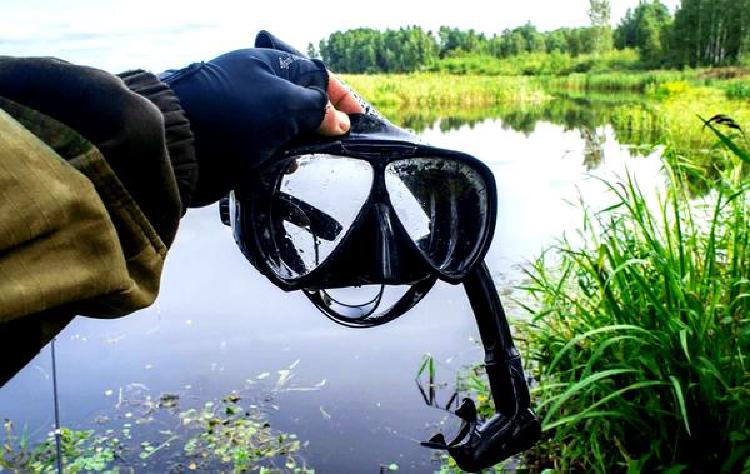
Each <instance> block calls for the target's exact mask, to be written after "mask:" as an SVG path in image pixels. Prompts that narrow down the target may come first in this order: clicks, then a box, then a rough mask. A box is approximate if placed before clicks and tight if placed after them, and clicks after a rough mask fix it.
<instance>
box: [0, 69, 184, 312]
mask: <svg viewBox="0 0 750 474" xmlns="http://www.w3.org/2000/svg"><path fill="white" fill-rule="evenodd" d="M129 79H130V78H125V81H127V82H130V87H132V88H133V89H134V90H135V92H134V91H133V90H130V89H129V87H128V86H127V85H126V83H125V82H123V80H121V79H119V78H117V77H116V76H113V75H111V74H108V73H106V72H104V71H100V70H96V69H92V68H88V67H84V66H76V65H72V64H69V63H66V62H64V61H60V60H57V59H52V58H9V57H0V127H2V130H1V131H0V275H2V277H1V278H0V323H2V322H3V321H10V320H14V319H18V318H20V317H22V316H28V315H31V314H37V313H40V312H49V311H53V312H55V313H56V314H71V315H72V314H82V315H88V316H95V317H116V316H121V315H124V314H128V313H130V312H133V311H135V310H137V309H140V308H143V307H146V306H148V305H150V304H151V303H152V302H153V301H154V299H155V298H156V295H157V293H158V290H159V284H160V276H161V270H162V266H163V262H164V258H165V255H166V252H167V248H168V246H169V245H170V244H171V243H172V241H173V239H174V236H175V233H176V231H177V226H178V223H179V219H180V217H181V216H182V214H183V213H184V207H183V200H182V196H181V193H183V194H184V195H185V196H186V199H185V203H187V202H189V196H190V194H191V192H192V186H193V184H192V183H194V180H195V173H197V168H196V166H194V165H192V164H191V163H192V162H194V159H193V155H192V134H191V132H190V127H189V124H188V123H187V121H186V119H185V118H184V114H183V113H182V111H181V108H180V107H179V103H178V102H177V100H176V98H175V97H174V95H173V94H171V92H170V91H169V90H167V89H164V87H165V86H163V85H161V86H160V85H159V83H149V82H148V81H146V82H144V81H143V80H135V81H130V80H129ZM140 79H143V78H142V77H141V78H140ZM170 153H171V154H170ZM172 160H174V164H173V161H172ZM176 174H177V176H179V184H178V179H176ZM185 206H186V205H185Z"/></svg>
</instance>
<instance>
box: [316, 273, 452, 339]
mask: <svg viewBox="0 0 750 474" xmlns="http://www.w3.org/2000/svg"><path fill="white" fill-rule="evenodd" d="M436 280H437V279H436V278H435V277H433V276H430V277H427V278H425V279H423V280H420V281H418V282H417V283H415V284H414V285H412V286H411V287H410V288H409V290H408V291H407V292H406V293H405V294H404V295H403V296H402V297H401V298H399V300H398V301H396V302H395V303H394V304H393V306H391V307H390V308H388V309H387V310H385V311H384V312H382V313H378V314H375V311H376V310H377V309H378V307H379V306H380V303H381V302H382V294H383V292H384V290H385V286H384V285H381V288H380V291H379V292H378V295H377V296H376V297H375V298H373V299H372V300H371V302H375V303H376V305H375V307H374V308H373V309H371V310H368V311H367V312H364V313H359V314H356V315H352V314H345V312H344V311H338V310H336V309H334V308H333V307H332V306H331V303H332V302H335V303H336V304H340V303H338V301H336V300H335V299H333V298H331V297H330V295H329V294H328V293H327V292H326V291H325V290H305V295H306V296H307V298H308V299H309V300H310V301H311V302H312V304H314V305H315V307H316V308H318V310H319V311H320V312H321V313H323V314H324V315H325V316H326V317H327V318H328V319H330V320H331V321H333V322H335V323H336V324H340V325H342V326H346V327H350V328H370V327H375V326H380V325H381V324H385V323H388V322H390V321H393V320H394V319H396V318H398V317H399V316H401V315H403V314H404V313H405V312H407V311H409V310H410V309H411V308H413V307H414V306H415V305H416V304H417V303H419V301H421V300H422V298H424V296H425V295H426V294H427V293H428V292H429V291H430V289H431V288H432V286H433V285H434V284H435V281H436ZM367 304H369V303H365V305H367ZM341 306H343V307H344V308H350V309H356V308H359V307H362V306H364V305H343V304H342V305H341Z"/></svg>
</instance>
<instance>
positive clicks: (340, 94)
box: [328, 72, 365, 114]
mask: <svg viewBox="0 0 750 474" xmlns="http://www.w3.org/2000/svg"><path fill="white" fill-rule="evenodd" d="M328 97H329V99H330V100H331V103H332V104H333V106H334V107H336V108H337V109H338V110H340V111H342V112H345V113H347V114H363V113H364V112H365V111H364V109H363V108H362V106H361V105H360V103H359V101H357V99H356V97H354V94H353V93H352V91H350V90H349V89H348V88H347V87H346V86H345V85H344V84H343V83H342V82H341V81H339V80H338V79H337V78H336V76H334V75H333V74H332V73H330V72H329V80H328Z"/></svg>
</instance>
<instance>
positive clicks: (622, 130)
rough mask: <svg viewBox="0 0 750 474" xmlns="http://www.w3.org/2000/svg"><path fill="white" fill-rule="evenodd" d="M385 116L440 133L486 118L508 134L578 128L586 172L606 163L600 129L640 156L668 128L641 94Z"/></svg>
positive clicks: (408, 111) (402, 111) (389, 112)
mask: <svg viewBox="0 0 750 474" xmlns="http://www.w3.org/2000/svg"><path fill="white" fill-rule="evenodd" d="M385 114H386V115H387V116H388V117H389V118H391V119H392V120H394V121H395V122H396V123H397V124H398V125H400V126H402V127H406V128H410V129H412V130H415V131H417V132H420V133H421V132H424V131H425V130H428V129H433V128H437V129H439V130H440V131H441V132H450V131H455V130H459V129H461V128H462V127H465V126H468V127H469V128H470V129H473V128H474V127H475V126H476V125H479V124H481V123H483V122H484V121H486V120H491V119H494V120H499V121H500V122H501V127H502V129H504V130H512V131H514V132H519V133H522V134H524V135H525V136H530V135H532V134H533V133H534V132H535V131H536V130H537V126H538V124H539V123H540V122H543V123H551V124H555V125H559V126H561V127H562V128H563V130H565V131H572V130H578V131H579V132H580V133H581V138H583V139H584V140H586V141H587V143H588V147H589V152H587V157H586V159H585V162H586V163H585V166H586V167H587V169H589V170H591V169H594V168H595V167H596V166H597V165H598V163H600V162H601V161H602V157H601V153H602V141H603V137H602V128H603V127H605V126H610V127H611V128H612V130H613V131H614V138H615V140H616V141H617V142H618V143H620V144H622V145H630V146H632V147H633V148H632V155H633V156H636V155H638V154H642V153H643V151H644V150H648V149H649V148H650V147H651V146H653V145H654V144H657V143H660V142H662V139H663V134H664V127H663V125H662V122H661V120H660V118H659V117H658V115H657V114H656V112H655V111H654V110H653V107H652V106H651V105H650V104H649V103H648V102H646V101H644V100H643V99H642V97H641V96H627V95H623V96H599V97H592V96H586V97H570V96H558V97H556V98H554V99H552V100H550V101H547V102H544V103H541V104H524V103H521V104H519V103H506V104H500V105H496V106H493V107H489V108H486V107H485V108H462V109H434V108H433V109H430V108H421V109H400V110H386V111H385Z"/></svg>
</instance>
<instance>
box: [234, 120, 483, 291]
mask: <svg viewBox="0 0 750 474" xmlns="http://www.w3.org/2000/svg"><path fill="white" fill-rule="evenodd" d="M363 117H365V116H360V117H356V116H353V118H352V124H353V125H352V126H353V129H355V127H357V126H358V124H359V123H360V122H362V121H364V120H366V119H365V118H363ZM381 123H382V122H381ZM383 135H384V134H379V135H376V136H372V134H369V135H367V134H359V133H353V134H351V135H349V136H347V137H344V138H343V139H339V140H335V141H329V142H321V143H314V144H307V145H301V146H293V147H290V148H289V149H286V150H284V151H282V152H281V153H280V154H279V155H277V156H276V157H274V158H273V159H272V160H269V162H268V163H266V164H265V165H264V166H262V167H261V168H259V169H257V170H255V172H254V173H253V175H254V177H253V178H252V179H251V180H250V181H249V182H248V183H247V185H245V186H242V187H240V188H238V189H236V190H235V191H234V193H233V197H232V198H231V199H230V203H229V207H230V209H231V210H232V211H233V212H232V215H233V221H234V222H233V227H234V229H235V232H234V235H235V240H236V241H237V243H238V245H239V246H240V248H241V249H242V250H243V253H244V254H245V255H246V256H247V257H248V259H249V260H250V261H251V262H252V263H253V265H254V266H255V267H256V268H257V269H258V270H259V271H260V272H261V273H263V275H265V276H266V277H267V278H268V279H269V280H271V281H272V282H273V283H274V284H275V285H276V286H278V287H279V288H281V289H283V290H285V291H293V290H300V289H305V290H323V289H331V288H341V287H346V286H357V285H367V284H385V285H413V284H416V283H417V282H420V281H424V280H425V279H427V278H435V279H439V280H442V281H445V282H447V283H451V284H458V283H461V282H462V281H463V279H464V278H465V277H466V276H467V275H468V274H469V273H471V272H472V271H473V270H474V269H475V268H476V267H477V266H478V265H479V264H480V263H481V262H482V261H483V259H484V256H485V255H486V253H487V251H488V249H489V246H490V244H491V242H492V236H493V235H494V230H495V222H496V214H497V190H496V186H495V179H494V176H493V175H492V172H491V171H490V169H489V168H488V167H487V165H485V164H484V163H482V162H481V161H479V160H478V159H476V158H474V157H472V156H470V155H467V154H465V153H461V152H457V151H453V150H446V149H442V148H437V147H433V146H429V145H424V144H421V143H419V142H417V141H416V140H415V139H412V140H410V141H406V140H405V139H404V138H406V137H409V138H411V136H409V135H407V134H405V133H401V134H400V135H399V136H398V139H393V138H391V137H390V135H385V136H383ZM306 155H331V156H334V157H337V156H341V157H347V158H353V159H357V160H362V161H364V162H367V163H369V165H370V167H371V169H372V171H373V176H372V183H371V187H370V189H369V192H368V195H367V199H366V200H365V202H364V203H363V204H362V206H361V208H360V209H359V211H358V212H357V215H356V217H355V219H354V221H353V222H352V224H351V226H350V227H349V228H348V229H347V230H346V232H345V234H344V236H343V238H342V239H341V240H340V241H339V242H338V244H337V245H336V247H335V248H334V249H333V250H332V251H331V253H330V254H329V255H327V256H326V257H325V258H324V259H323V261H322V262H320V264H319V265H318V266H317V267H315V268H313V269H312V270H310V271H309V272H308V273H306V274H304V275H300V276H294V277H291V278H284V277H282V276H281V275H279V274H278V273H277V272H276V271H274V270H273V268H272V264H271V263H270V260H271V259H269V258H268V256H267V255H266V252H265V251H264V249H263V244H262V242H261V235H260V233H261V232H268V231H269V230H268V229H267V228H265V227H267V226H261V225H258V223H259V222H265V221H269V220H270V219H271V218H269V217H264V215H263V213H264V212H269V211H268V209H270V205H271V202H270V201H271V200H272V199H273V197H274V193H276V192H278V186H279V182H278V180H279V179H281V178H282V177H283V172H281V171H280V170H282V169H284V168H285V167H286V166H288V165H289V164H290V163H292V162H293V161H294V160H295V159H297V158H298V157H301V156H306ZM422 158H426V159H435V160H445V161H446V162H450V163H457V164H459V166H466V167H468V168H470V169H471V170H472V171H473V172H475V173H476V175H477V176H478V177H480V178H481V180H482V188H481V190H480V192H481V193H483V196H482V197H480V198H483V199H484V204H485V206H486V208H485V212H484V215H483V216H482V222H481V225H480V226H479V227H480V230H479V234H480V235H478V236H477V241H476V244H475V247H474V250H473V251H472V252H471V254H470V256H469V257H468V258H465V259H464V260H465V261H464V262H463V263H462V264H461V265H460V267H461V268H460V269H459V270H458V271H446V270H445V269H444V268H439V267H438V266H437V265H435V264H434V263H432V262H431V261H430V260H429V259H428V258H427V257H426V256H425V255H424V254H423V253H422V251H420V250H419V248H418V246H417V243H416V242H415V241H414V240H413V239H412V238H410V237H409V235H408V232H407V231H406V229H405V228H404V225H403V224H402V222H401V220H400V219H399V217H398V215H397V213H396V211H395V209H394V207H393V203H392V202H391V198H390V195H389V192H388V190H387V189H386V183H385V170H386V167H387V166H388V165H389V164H391V163H393V162H397V161H399V160H405V159H422ZM374 214H377V215H374ZM363 234H365V235H364V236H363ZM375 234H377V236H376V237H375V238H373V239H369V238H368V237H367V235H375ZM383 246H387V247H388V248H382V247H383ZM372 248H377V253H378V256H376V257H374V259H376V260H378V262H365V263H364V265H363V263H362V262H361V261H358V260H359V259H357V258H356V257H357V255H362V253H363V251H367V249H372ZM363 249H364V250H363ZM352 261H357V263H356V264H354V265H352V264H350V263H349V262H352ZM378 266H380V268H377V267H378Z"/></svg>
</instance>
